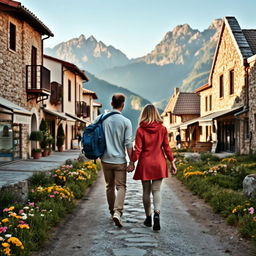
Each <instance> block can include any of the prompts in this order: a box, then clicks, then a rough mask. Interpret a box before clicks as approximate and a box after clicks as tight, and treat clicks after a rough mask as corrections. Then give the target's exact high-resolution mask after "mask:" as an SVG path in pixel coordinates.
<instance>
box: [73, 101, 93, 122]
mask: <svg viewBox="0 0 256 256" xmlns="http://www.w3.org/2000/svg"><path fill="white" fill-rule="evenodd" d="M76 115H77V116H79V117H83V118H86V117H88V116H90V106H87V104H86V103H85V102H84V101H77V102H76Z"/></svg>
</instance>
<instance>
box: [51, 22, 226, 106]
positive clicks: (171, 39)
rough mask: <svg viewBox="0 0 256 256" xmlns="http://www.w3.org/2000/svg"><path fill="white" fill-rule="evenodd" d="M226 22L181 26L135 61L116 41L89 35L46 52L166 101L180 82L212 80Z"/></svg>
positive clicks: (184, 86) (184, 85) (186, 85)
mask: <svg viewBox="0 0 256 256" xmlns="http://www.w3.org/2000/svg"><path fill="white" fill-rule="evenodd" d="M221 22H222V21H221V19H216V20H214V21H213V22H212V23H211V24H210V26H209V27H208V28H207V29H205V30H203V31H199V30H198V29H193V28H191V27H190V26H189V24H184V25H178V26H176V27H175V28H173V29H172V30H171V31H169V32H167V33H166V34H165V35H164V37H163V39H162V40H161V41H160V42H159V44H157V45H156V46H155V48H154V49H153V50H152V51H151V52H150V53H148V54H146V55H145V56H142V57H140V58H136V59H131V60H130V59H128V58H127V57H126V55H125V54H124V53H122V52H121V51H120V50H118V49H116V48H114V47H113V46H106V45H105V44H104V43H103V42H101V41H97V40H96V39H95V38H94V37H93V36H90V37H89V38H87V39H86V38H85V36H84V35H81V36H80V37H78V38H74V39H72V40H69V41H67V42H63V43H61V44H58V45H56V46H55V47H54V48H51V49H50V48H48V49H46V53H47V54H49V55H52V56H55V57H57V58H60V59H64V60H67V61H70V62H73V63H75V64H76V65H78V66H79V67H80V68H82V69H85V70H88V71H89V72H91V73H93V74H94V75H96V76H97V77H98V78H100V79H103V80H105V81H107V82H109V83H111V84H116V85H118V86H121V87H124V88H126V89H128V90H130V91H133V92H136V94H138V95H141V96H143V97H144V98H146V99H148V100H150V101H151V102H158V104H159V105H158V106H161V105H163V104H164V102H162V101H163V100H166V99H168V98H169V97H170V95H171V94H172V92H173V88H174V87H180V88H181V90H183V91H193V90H194V89H196V88H197V87H199V86H201V85H203V84H204V83H206V82H207V80H208V75H209V72H210V68H211V63H212V59H213V56H214V52H215V47H216V44H217V40H218V35H219V31H220V27H221ZM134 40H136V38H135V39H134Z"/></svg>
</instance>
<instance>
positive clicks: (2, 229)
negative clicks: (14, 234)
mask: <svg viewBox="0 0 256 256" xmlns="http://www.w3.org/2000/svg"><path fill="white" fill-rule="evenodd" d="M7 229H8V228H7V227H0V234H1V233H5V232H6V231H7Z"/></svg>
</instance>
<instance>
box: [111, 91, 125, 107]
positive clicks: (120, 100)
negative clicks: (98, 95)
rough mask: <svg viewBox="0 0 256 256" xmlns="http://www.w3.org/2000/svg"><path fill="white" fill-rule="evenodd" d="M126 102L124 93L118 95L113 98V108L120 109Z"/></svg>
mask: <svg viewBox="0 0 256 256" xmlns="http://www.w3.org/2000/svg"><path fill="white" fill-rule="evenodd" d="M124 101H125V96H124V94H122V93H116V94H114V95H113V96H112V106H113V108H120V107H121V106H122V104H123V103H124Z"/></svg>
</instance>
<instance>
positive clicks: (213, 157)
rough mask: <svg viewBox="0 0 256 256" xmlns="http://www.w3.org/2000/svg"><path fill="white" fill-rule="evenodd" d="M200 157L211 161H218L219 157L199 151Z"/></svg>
mask: <svg viewBox="0 0 256 256" xmlns="http://www.w3.org/2000/svg"><path fill="white" fill-rule="evenodd" d="M200 157H201V160H202V161H212V162H218V161H220V159H219V157H217V156H214V155H213V154H212V153H209V152H206V153H201V155H200Z"/></svg>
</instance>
